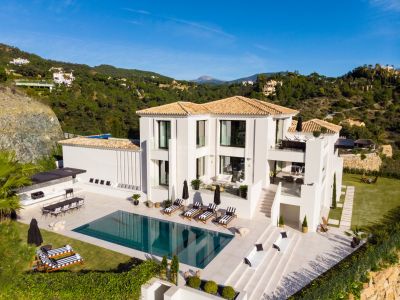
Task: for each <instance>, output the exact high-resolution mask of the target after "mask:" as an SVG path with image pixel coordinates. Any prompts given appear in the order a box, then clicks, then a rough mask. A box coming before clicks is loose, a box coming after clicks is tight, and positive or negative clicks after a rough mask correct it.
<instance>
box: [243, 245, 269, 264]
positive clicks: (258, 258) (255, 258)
mask: <svg viewBox="0 0 400 300" xmlns="http://www.w3.org/2000/svg"><path fill="white" fill-rule="evenodd" d="M266 254H267V252H265V251H264V249H263V247H262V244H257V245H255V246H254V248H253V249H252V250H251V251H250V253H249V254H248V255H247V256H246V257H245V258H244V263H245V264H246V265H248V266H249V267H250V268H252V269H256V268H257V267H258V265H259V264H260V263H261V262H262V260H263V258H264V256H265V255H266Z"/></svg>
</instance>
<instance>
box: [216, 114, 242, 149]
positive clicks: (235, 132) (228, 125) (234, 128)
mask: <svg viewBox="0 0 400 300" xmlns="http://www.w3.org/2000/svg"><path fill="white" fill-rule="evenodd" d="M245 143H246V121H225V120H223V121H220V144H221V146H229V147H244V146H245Z"/></svg>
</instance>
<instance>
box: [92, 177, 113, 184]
mask: <svg viewBox="0 0 400 300" xmlns="http://www.w3.org/2000/svg"><path fill="white" fill-rule="evenodd" d="M89 182H90V183H95V184H101V185H104V184H105V185H107V186H111V181H109V180H107V181H106V180H104V179H94V178H90V179H89Z"/></svg>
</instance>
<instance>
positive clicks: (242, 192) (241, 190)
mask: <svg viewBox="0 0 400 300" xmlns="http://www.w3.org/2000/svg"><path fill="white" fill-rule="evenodd" d="M247 189H248V186H247V185H246V184H243V185H241V186H239V195H240V197H242V198H244V199H246V198H247Z"/></svg>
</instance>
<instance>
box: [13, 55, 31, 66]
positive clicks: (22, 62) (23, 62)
mask: <svg viewBox="0 0 400 300" xmlns="http://www.w3.org/2000/svg"><path fill="white" fill-rule="evenodd" d="M10 64H13V65H17V66H22V65H26V64H29V60H28V59H26V58H20V57H18V58H14V59H13V60H10Z"/></svg>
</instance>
